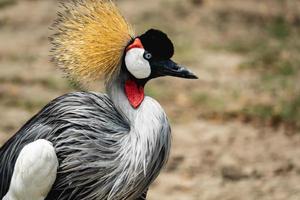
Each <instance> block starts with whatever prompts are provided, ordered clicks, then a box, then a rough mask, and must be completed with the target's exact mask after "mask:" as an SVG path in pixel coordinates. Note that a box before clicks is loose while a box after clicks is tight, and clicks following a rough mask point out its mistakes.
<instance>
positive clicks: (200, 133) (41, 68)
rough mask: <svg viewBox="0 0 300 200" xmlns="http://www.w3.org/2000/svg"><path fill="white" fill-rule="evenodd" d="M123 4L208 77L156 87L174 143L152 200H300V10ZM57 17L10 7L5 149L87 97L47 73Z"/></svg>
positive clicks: (0, 58) (20, 0) (44, 9)
mask: <svg viewBox="0 0 300 200" xmlns="http://www.w3.org/2000/svg"><path fill="white" fill-rule="evenodd" d="M117 2H118V4H119V6H120V7H121V10H123V13H124V15H125V16H127V17H128V18H129V20H130V21H131V22H132V24H134V25H135V28H136V29H137V30H138V32H142V31H144V30H145V29H147V28H149V27H155V28H160V29H163V30H165V31H166V32H168V33H169V35H170V37H171V38H173V40H174V41H175V44H176V56H175V58H174V59H175V60H177V61H178V62H180V63H183V64H185V65H188V66H190V67H191V68H192V69H193V70H194V71H195V72H196V73H197V74H198V76H199V80H197V81H187V80H178V79H175V78H169V79H167V78H164V79H158V80H154V81H152V82H151V83H149V84H148V86H147V93H148V94H149V95H150V96H153V97H155V98H156V99H158V100H159V101H160V103H161V104H162V105H163V107H164V108H165V110H166V112H167V113H168V115H169V116H170V118H171V122H172V124H173V136H174V137H173V150H172V155H171V159H170V161H169V164H168V166H167V168H166V170H165V171H164V172H163V173H162V174H161V176H160V177H159V179H158V180H157V182H156V183H155V184H154V185H153V187H152V189H151V191H150V193H149V199H150V200H151V199H152V200H154V199H156V200H157V199H164V200H168V199H170V200H171V199H172V200H177V199H178V200H217V199H225V200H240V199H243V200H254V199H261V200H274V199H275V200H283V199H284V200H296V199H299V198H300V149H299V145H300V135H299V133H300V131H299V130H300V124H299V123H300V84H299V80H300V58H299V53H300V28H299V27H300V2H299V1H298V0H263V1H261V0H251V1H243V0H231V1H224V0H186V1H182V0H152V1H147V0H126V1H125V0H122V1H121V0H119V1H117ZM56 10H57V1H55V0H0V111H1V114H0V143H3V142H5V140H6V139H7V138H8V137H9V136H10V135H12V134H14V133H15V131H16V130H17V129H18V128H20V126H21V125H22V124H23V123H24V122H26V121H27V120H28V119H29V118H30V117H31V116H32V115H33V114H34V113H36V112H37V111H38V110H40V109H41V107H42V106H43V105H45V104H46V103H47V102H49V101H50V100H51V99H53V98H55V97H57V96H59V95H62V94H64V93H66V92H70V91H74V90H78V89H80V87H75V86H74V83H69V82H68V81H66V80H65V79H63V78H62V77H61V75H60V72H59V71H58V70H56V69H55V67H54V66H53V65H52V64H51V63H50V62H49V56H48V55H49V44H48V39H47V37H48V36H49V35H50V31H49V30H48V27H49V26H50V24H51V22H52V20H53V18H54V16H55V13H56ZM90 90H97V91H99V90H100V91H103V87H102V86H101V83H97V84H95V86H92V87H91V88H90Z"/></svg>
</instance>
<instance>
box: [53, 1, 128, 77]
mask: <svg viewBox="0 0 300 200" xmlns="http://www.w3.org/2000/svg"><path fill="white" fill-rule="evenodd" d="M61 7H62V11H60V12H59V13H58V18H57V19H56V21H55V23H54V24H53V27H52V28H53V30H54V34H53V35H52V36H51V37H50V40H51V43H52V50H51V52H52V60H53V61H54V62H55V63H56V64H57V65H58V66H59V67H60V68H62V69H63V70H64V71H65V72H66V73H67V75H69V76H70V77H72V78H75V79H77V80H79V81H81V82H90V81H93V80H96V79H99V78H101V77H105V78H106V79H109V78H111V76H112V74H114V73H115V72H117V71H118V70H119V66H120V62H121V59H122V56H123V53H124V50H125V48H126V46H127V45H128V43H129V42H130V41H131V40H132V38H133V37H134V32H133V29H132V28H131V26H130V25H129V24H128V23H127V21H126V20H125V18H124V17H123V16H122V15H121V13H120V12H119V9H118V8H117V7H116V5H115V4H114V3H113V2H112V1H110V0H73V1H71V2H68V3H63V2H62V3H61Z"/></svg>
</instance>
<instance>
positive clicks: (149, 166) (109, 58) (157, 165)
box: [0, 0, 197, 200]
mask: <svg viewBox="0 0 300 200" xmlns="http://www.w3.org/2000/svg"><path fill="white" fill-rule="evenodd" d="M62 8H63V9H64V10H63V11H62V13H59V14H58V19H57V20H56V22H55V25H54V30H55V31H56V32H55V33H54V34H53V36H52V40H51V42H52V53H53V55H52V58H53V61H55V63H56V64H57V65H58V66H59V67H61V68H62V69H63V70H64V71H65V72H67V73H68V74H69V75H70V76H72V77H73V78H75V79H77V80H79V81H82V82H84V83H85V82H88V81H92V80H94V79H97V78H98V77H101V76H104V77H105V85H106V92H107V94H100V93H92V92H75V93H70V94H66V95H63V96H61V97H58V98H57V99H55V100H53V101H51V102H50V103H49V104H48V105H46V106H45V107H44V108H43V109H42V110H41V111H40V112H39V113H38V114H36V115H35V116H34V117H33V118H32V119H31V120H29V121H28V122H27V123H26V124H25V125H24V126H23V127H22V128H21V129H20V130H19V131H18V132H17V133H16V134H15V135H14V136H13V137H12V138H11V139H9V140H8V141H7V142H6V143H5V144H4V146H3V147H1V149H0V199H2V200H137V199H145V197H146V192H147V190H148V187H149V186H150V184H151V183H152V182H153V181H154V180H155V178H156V177H157V176H158V174H159V172H160V170H161V168H162V167H163V166H164V164H165V163H166V161H167V159H168V155H169V150H170V143H171V135H170V134H171V131H170V126H169V122H168V119H167V117H166V114H165V112H164V110H163V109H162V108H161V106H160V105H159V103H158V102H157V101H155V100H154V99H152V98H151V97H147V96H146V97H145V94H144V86H145V84H146V83H147V82H148V81H149V80H151V79H154V78H157V77H160V76H167V75H169V76H176V77H182V78H189V79H195V78H197V77H196V76H195V75H194V74H193V73H192V72H191V71H189V70H188V69H186V68H184V67H183V66H180V65H178V64H176V63H175V62H173V61H172V60H171V57H172V56H173V54H174V46H173V43H172V42H171V40H170V39H169V38H168V36H167V35H166V34H165V33H163V32H161V31H159V30H154V29H150V30H148V31H147V32H145V33H144V34H142V35H140V36H137V37H135V36H134V35H133V33H132V29H131V27H130V25H129V24H128V23H127V21H126V20H125V19H124V18H123V17H122V15H121V14H120V13H119V11H118V9H117V7H116V6H115V4H113V3H112V1H111V0H72V1H70V3H69V4H64V3H63V4H62Z"/></svg>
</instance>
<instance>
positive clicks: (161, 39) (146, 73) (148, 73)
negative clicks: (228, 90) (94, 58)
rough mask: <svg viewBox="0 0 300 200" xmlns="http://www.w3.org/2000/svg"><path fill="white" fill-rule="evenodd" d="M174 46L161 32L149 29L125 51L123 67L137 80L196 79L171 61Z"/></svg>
mask: <svg viewBox="0 0 300 200" xmlns="http://www.w3.org/2000/svg"><path fill="white" fill-rule="evenodd" d="M173 54H174V46H173V43H172V41H171V40H170V39H169V38H168V36H167V35H166V34H165V33H163V32H162V31H159V30H155V29H150V30H148V31H147V32H145V33H144V34H142V35H140V36H138V37H136V38H135V39H134V40H133V41H132V42H131V43H130V44H129V45H128V47H127V48H126V50H125V59H124V61H125V67H126V69H127V70H128V72H129V73H130V74H131V75H132V76H133V77H134V78H135V79H137V80H145V81H147V80H149V79H152V78H156V77H160V76H176V77H181V78H188V79H196V78H197V77H196V76H195V75H194V74H193V73H192V72H191V71H190V70H188V69H186V68H185V67H183V66H181V65H178V64H177V63H175V62H174V61H172V60H171V58H172V56H173Z"/></svg>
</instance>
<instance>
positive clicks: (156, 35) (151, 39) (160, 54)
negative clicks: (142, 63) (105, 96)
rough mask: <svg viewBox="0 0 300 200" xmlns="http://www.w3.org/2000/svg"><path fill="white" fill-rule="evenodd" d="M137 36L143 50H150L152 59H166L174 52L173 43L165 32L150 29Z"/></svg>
mask: <svg viewBox="0 0 300 200" xmlns="http://www.w3.org/2000/svg"><path fill="white" fill-rule="evenodd" d="M139 38H140V40H141V42H142V44H143V46H144V48H145V50H146V51H148V52H150V53H151V54H152V56H153V58H154V59H158V60H166V59H169V58H171V57H172V56H173V54H174V46H173V43H172V42H171V40H170V39H169V38H168V36H167V34H165V33H163V32H162V31H160V30H155V29H150V30H148V31H147V32H146V33H144V34H143V35H141V36H139Z"/></svg>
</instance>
